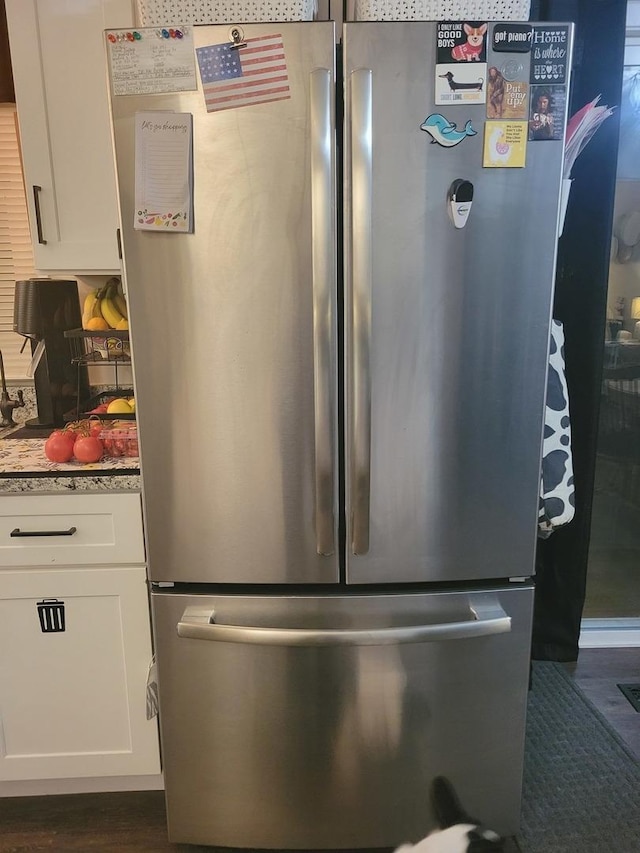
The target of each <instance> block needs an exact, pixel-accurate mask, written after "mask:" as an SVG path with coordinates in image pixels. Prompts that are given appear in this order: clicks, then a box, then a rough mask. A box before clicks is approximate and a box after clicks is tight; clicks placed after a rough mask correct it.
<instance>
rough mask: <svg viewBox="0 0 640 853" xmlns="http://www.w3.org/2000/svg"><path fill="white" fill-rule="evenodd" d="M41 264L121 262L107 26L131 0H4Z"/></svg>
mask: <svg viewBox="0 0 640 853" xmlns="http://www.w3.org/2000/svg"><path fill="white" fill-rule="evenodd" d="M6 8H7V21H8V26H9V41H10V47H11V59H12V65H13V75H14V82H15V92H16V102H17V105H18V118H19V123H20V136H21V145H22V154H23V161H24V172H25V188H26V193H27V204H28V207H29V218H30V222H31V234H32V241H33V246H34V257H35V265H36V267H37V269H39V270H44V271H52V270H58V271H66V272H71V273H82V272H89V273H95V272H101V271H103V272H113V271H119V269H120V261H119V256H118V244H117V237H116V230H117V228H118V213H117V201H116V182H115V170H114V166H113V153H112V146H111V131H110V127H109V108H108V98H107V82H106V76H107V75H106V67H105V63H106V54H105V49H104V44H103V39H104V37H103V30H104V29H105V28H106V27H127V26H131V25H132V24H133V23H134V14H133V3H132V0H66V2H65V3H59V2H56V0H6Z"/></svg>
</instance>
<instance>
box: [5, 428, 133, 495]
mask: <svg viewBox="0 0 640 853" xmlns="http://www.w3.org/2000/svg"><path fill="white" fill-rule="evenodd" d="M140 488H141V480H140V460H139V459H138V457H137V456H129V457H123V458H119V459H110V458H107V459H102V460H101V461H100V462H94V463H90V464H86V465H83V464H81V463H79V462H65V463H61V462H49V460H48V459H47V458H46V456H45V455H44V439H40V438H25V439H22V438H19V439H18V438H15V439H13V438H0V493H6V492H70V491H71V492H74V491H83V492H101V491H140Z"/></svg>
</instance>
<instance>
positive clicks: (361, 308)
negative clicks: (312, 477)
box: [350, 68, 373, 554]
mask: <svg viewBox="0 0 640 853" xmlns="http://www.w3.org/2000/svg"><path fill="white" fill-rule="evenodd" d="M372 76H373V74H372V71H371V69H369V68H358V69H357V70H355V71H353V72H352V74H351V170H352V174H351V255H352V257H351V281H352V286H351V290H352V296H351V299H352V309H351V312H352V314H351V322H352V332H351V334H352V348H353V351H352V359H353V379H352V388H351V394H352V413H351V474H350V476H351V486H350V489H351V523H352V534H351V550H352V552H353V553H354V554H366V553H368V551H369V513H370V501H371V369H370V358H371V286H372V285H371V283H372V275H373V272H372V221H371V208H372V193H373V148H372V141H371V140H372V127H373V112H372V110H373V106H372V105H373V100H372V99H373V92H372Z"/></svg>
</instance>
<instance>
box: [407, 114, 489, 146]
mask: <svg viewBox="0 0 640 853" xmlns="http://www.w3.org/2000/svg"><path fill="white" fill-rule="evenodd" d="M420 130H424V131H426V132H427V133H428V134H429V136H430V137H431V144H432V145H433V143H434V142H437V143H438V145H442V147H443V148H452V147H453V146H454V145H458V144H459V143H460V142H462V140H463V139H466V137H467V136H475V135H476V131H475V130H474V129H473V128H472V127H471V119H469V121H468V122H467V123H466V124H465V126H464V128H463V129H462V130H458V128H457V127H456V125H455V122H452V121H449V120H448V119H446V118H445V117H444V116H443V115H440V113H431V115H430V116H427V117H426V119H425V120H424V121H423V122H422V124H421V125H420Z"/></svg>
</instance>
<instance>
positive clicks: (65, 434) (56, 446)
mask: <svg viewBox="0 0 640 853" xmlns="http://www.w3.org/2000/svg"><path fill="white" fill-rule="evenodd" d="M75 440H76V437H75V435H74V433H72V432H69V431H66V430H61V429H56V430H54V431H53V432H52V433H51V435H50V436H49V438H48V439H47V440H46V441H45V443H44V455H45V456H46V457H47V459H49V460H50V461H51V462H68V461H69V460H70V459H71V457H72V456H73V449H74V445H75Z"/></svg>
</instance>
